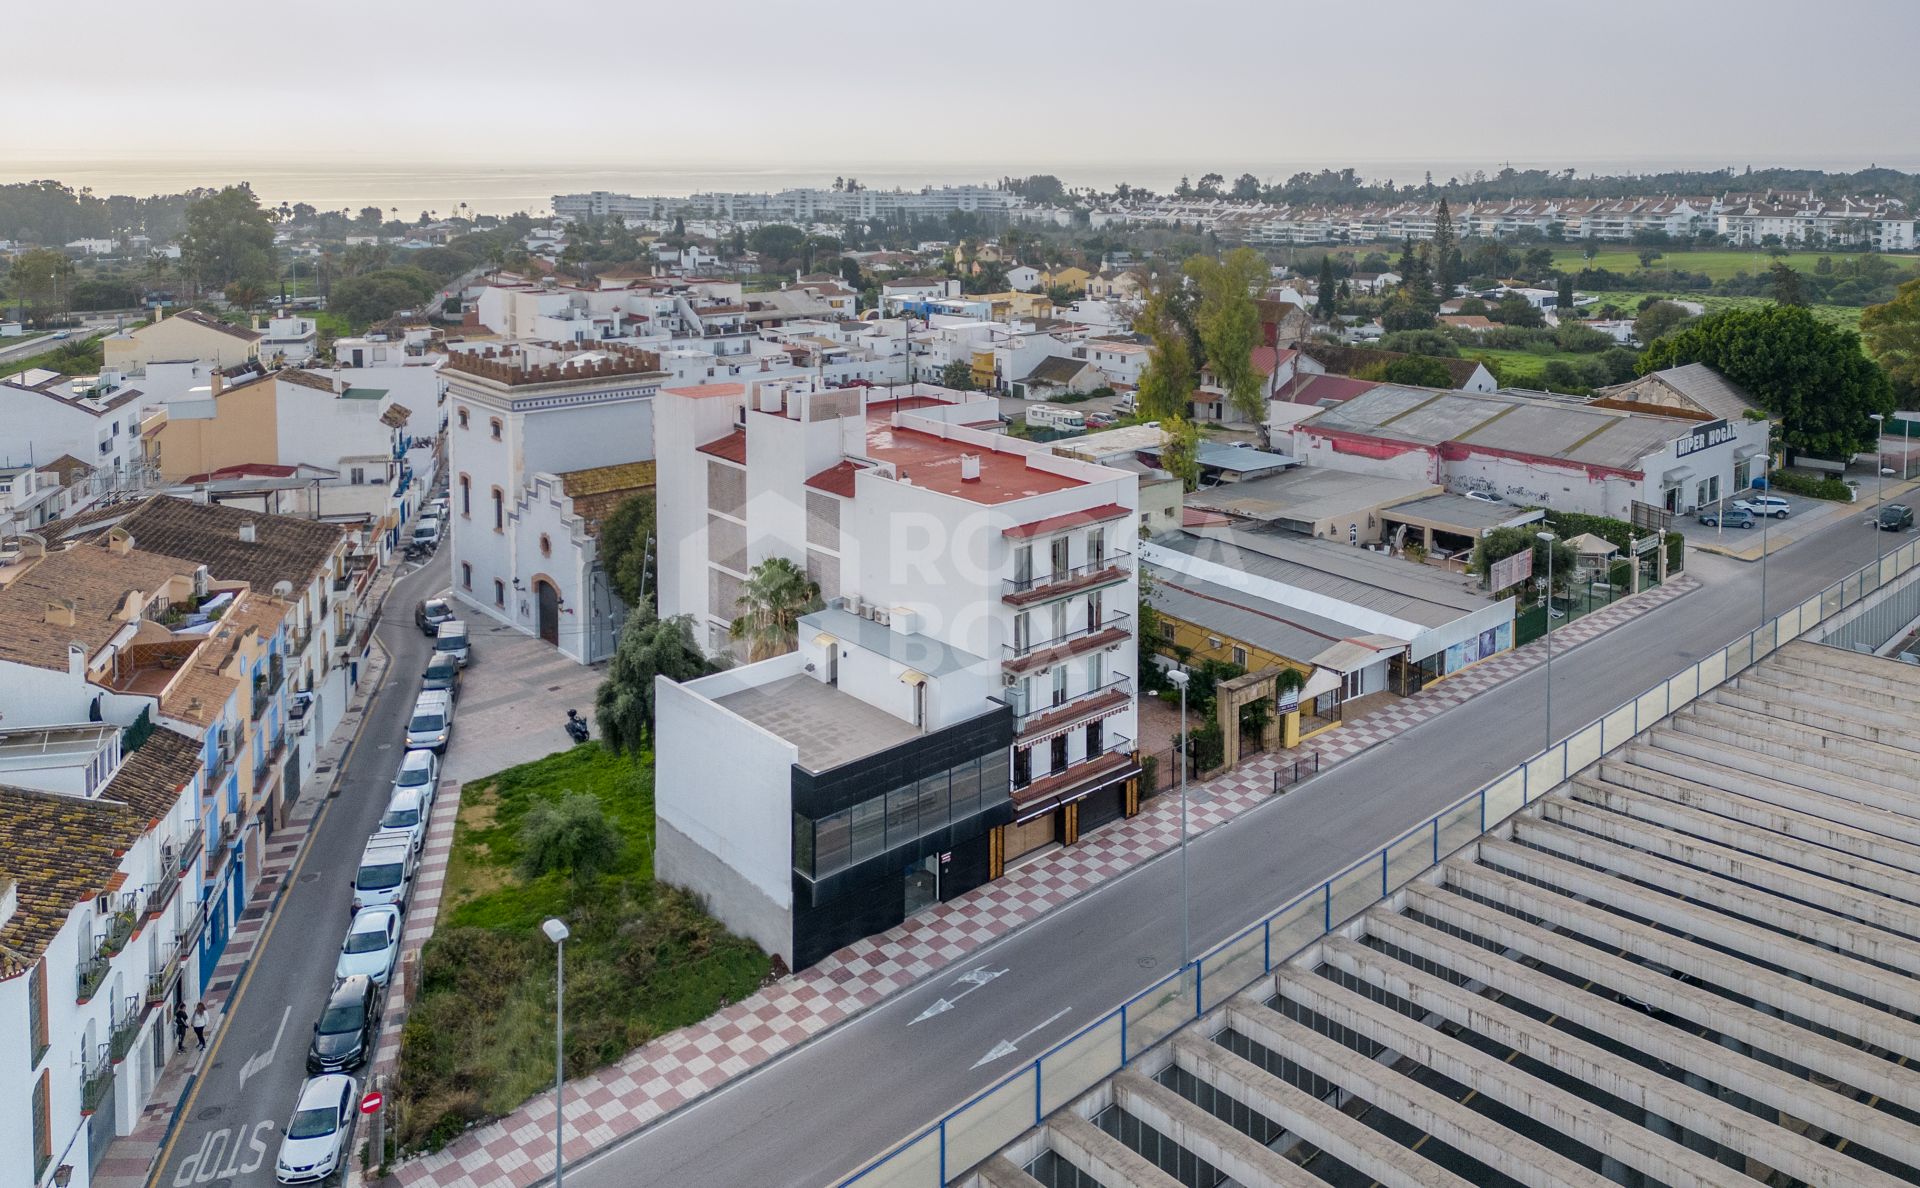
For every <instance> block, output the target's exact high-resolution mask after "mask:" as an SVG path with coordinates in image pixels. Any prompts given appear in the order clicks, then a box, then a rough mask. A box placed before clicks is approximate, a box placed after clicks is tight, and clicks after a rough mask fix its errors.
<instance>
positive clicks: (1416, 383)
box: [1380, 355, 1453, 388]
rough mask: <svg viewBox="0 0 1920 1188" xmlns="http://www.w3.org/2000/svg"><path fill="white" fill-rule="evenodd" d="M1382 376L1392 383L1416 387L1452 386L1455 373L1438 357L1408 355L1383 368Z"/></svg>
mask: <svg viewBox="0 0 1920 1188" xmlns="http://www.w3.org/2000/svg"><path fill="white" fill-rule="evenodd" d="M1380 378H1381V379H1383V380H1385V381H1387V382H1388V383H1390V384H1408V385H1411V386H1412V387H1416V388H1451V387H1453V373H1452V372H1450V371H1448V370H1447V365H1446V364H1444V363H1442V362H1440V360H1438V359H1429V358H1427V357H1426V356H1424V355H1408V356H1407V357H1405V358H1404V359H1394V360H1392V361H1390V362H1389V363H1388V364H1387V365H1386V366H1385V367H1384V368H1382V369H1381V374H1380Z"/></svg>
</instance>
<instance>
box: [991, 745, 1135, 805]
mask: <svg viewBox="0 0 1920 1188" xmlns="http://www.w3.org/2000/svg"><path fill="white" fill-rule="evenodd" d="M1133 747H1134V741H1133V740H1132V739H1130V738H1118V737H1116V738H1115V739H1114V740H1113V741H1112V742H1109V743H1103V744H1102V745H1101V747H1100V749H1099V750H1097V751H1094V752H1092V753H1091V754H1087V755H1082V756H1081V757H1080V758H1078V759H1074V760H1071V761H1069V762H1068V763H1067V765H1066V766H1065V767H1062V768H1058V769H1056V770H1054V771H1050V772H1047V773H1046V774H1045V775H1039V776H1033V777H1031V778H1030V779H1028V780H1027V782H1026V783H1024V784H1023V783H1021V782H1020V781H1019V780H1018V779H1017V778H1016V779H1015V780H1014V784H1013V798H1014V800H1015V801H1016V802H1021V801H1025V802H1032V801H1033V800H1036V799H1039V798H1042V797H1045V796H1048V795H1055V796H1059V795H1064V794H1065V793H1067V792H1069V791H1072V790H1073V789H1074V788H1076V787H1078V786H1080V785H1081V783H1082V777H1090V776H1092V775H1094V774H1095V773H1094V772H1093V771H1092V770H1091V769H1092V767H1093V765H1094V764H1096V763H1105V762H1107V761H1109V760H1111V759H1112V757H1113V756H1115V755H1119V754H1124V753H1129V752H1131V751H1132V750H1133Z"/></svg>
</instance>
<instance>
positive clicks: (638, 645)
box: [594, 607, 713, 752]
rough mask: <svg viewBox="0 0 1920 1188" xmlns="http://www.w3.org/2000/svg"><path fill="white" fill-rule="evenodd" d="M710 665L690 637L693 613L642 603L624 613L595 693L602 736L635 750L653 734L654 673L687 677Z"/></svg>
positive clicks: (699, 674) (674, 678)
mask: <svg viewBox="0 0 1920 1188" xmlns="http://www.w3.org/2000/svg"><path fill="white" fill-rule="evenodd" d="M711 671H713V668H712V666H711V665H709V664H708V663H707V660H706V657H704V656H702V655H701V654H700V645H699V644H698V643H696V642H694V638H693V616H691V615H676V616H675V617H673V618H671V619H659V618H655V617H654V616H653V614H652V613H650V612H649V611H647V610H646V609H645V608H644V607H642V608H638V609H636V610H635V611H634V613H633V614H631V615H629V616H628V617H627V623H626V626H625V627H623V628H621V629H620V643H619V645H618V646H617V647H615V649H614V652H613V660H612V661H611V662H610V663H609V664H608V665H607V679H606V680H604V681H602V682H601V683H600V690H599V692H598V693H596V694H594V720H595V721H596V722H597V723H598V724H599V726H600V738H601V741H602V743H603V744H604V745H605V746H608V747H611V748H612V749H613V750H615V751H621V752H626V751H637V750H639V749H641V748H642V747H644V746H646V745H647V743H648V742H650V741H651V740H652V738H653V714H654V700H653V678H654V677H656V676H663V677H666V678H667V679H668V680H670V681H690V680H693V679H694V678H695V677H702V676H705V675H707V674H708V673H709V672H711Z"/></svg>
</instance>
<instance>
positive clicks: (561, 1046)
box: [540, 918, 572, 1188]
mask: <svg viewBox="0 0 1920 1188" xmlns="http://www.w3.org/2000/svg"><path fill="white" fill-rule="evenodd" d="M540 931H542V932H544V933H546V934H547V939H548V940H550V941H552V942H553V1188H560V1177H561V1175H562V1174H563V1173H564V1172H565V1170H566V1149H565V1147H564V1145H563V1144H564V1143H565V1141H566V1126H567V1119H566V1112H565V1109H564V1106H565V1091H566V1090H565V1087H566V1083H567V937H569V936H571V935H572V934H571V933H569V932H568V931H567V922H566V921H565V920H561V919H558V918H555V919H550V920H547V921H546V922H545V923H543V924H541V925H540Z"/></svg>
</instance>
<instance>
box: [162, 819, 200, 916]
mask: <svg viewBox="0 0 1920 1188" xmlns="http://www.w3.org/2000/svg"><path fill="white" fill-rule="evenodd" d="M206 830H207V827H206V825H204V824H203V823H202V822H201V820H200V818H198V817H195V818H194V819H193V823H192V824H191V825H189V826H187V831H186V832H185V833H183V834H181V835H180V836H179V837H177V838H175V839H174V840H172V841H169V842H162V843H161V845H160V881H159V882H158V883H156V884H154V885H153V886H152V887H151V888H149V889H148V891H147V911H148V913H149V914H151V915H156V916H157V915H159V914H160V912H161V911H162V910H164V909H165V908H166V906H167V904H168V903H169V902H171V901H172V899H173V891H172V888H173V887H175V886H178V885H179V882H180V876H181V875H183V874H185V873H187V867H189V866H191V865H192V864H193V859H194V856H195V855H196V854H198V853H199V852H200V846H201V843H202V842H203V841H205V839H206ZM163 885H164V886H165V887H166V888H167V890H166V891H165V893H164V894H162V893H161V891H160V888H161V887H162V886H163Z"/></svg>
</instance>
